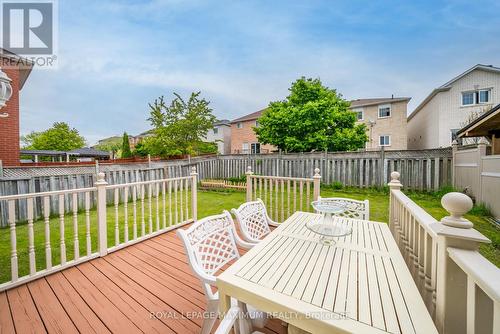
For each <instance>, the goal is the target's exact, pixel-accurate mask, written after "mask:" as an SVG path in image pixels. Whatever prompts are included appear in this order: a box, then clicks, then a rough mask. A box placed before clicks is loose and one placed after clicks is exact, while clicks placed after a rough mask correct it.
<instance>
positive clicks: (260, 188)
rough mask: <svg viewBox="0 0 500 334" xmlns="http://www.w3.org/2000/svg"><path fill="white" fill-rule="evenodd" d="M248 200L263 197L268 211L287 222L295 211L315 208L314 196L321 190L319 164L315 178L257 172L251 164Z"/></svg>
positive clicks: (276, 219)
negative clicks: (269, 174) (265, 174)
mask: <svg viewBox="0 0 500 334" xmlns="http://www.w3.org/2000/svg"><path fill="white" fill-rule="evenodd" d="M246 176H247V185H246V186H247V190H246V200H247V201H254V200H256V199H257V198H260V199H261V200H262V201H263V202H264V204H265V205H266V208H267V213H268V214H269V216H270V217H271V219H273V220H274V221H276V222H283V221H285V219H287V218H288V217H290V215H291V214H293V213H294V212H295V211H297V210H300V211H311V210H312V208H311V204H310V203H311V199H312V200H314V201H315V200H317V199H318V196H319V193H320V181H321V175H320V170H319V168H316V169H315V170H314V175H313V177H312V178H300V177H282V176H264V175H254V174H253V172H252V167H251V166H248V168H247V172H246Z"/></svg>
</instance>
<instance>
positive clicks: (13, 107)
mask: <svg viewBox="0 0 500 334" xmlns="http://www.w3.org/2000/svg"><path fill="white" fill-rule="evenodd" d="M0 60H1V61H2V67H1V69H0V71H2V72H3V73H4V74H5V75H6V76H7V77H8V78H9V79H10V80H11V81H10V85H11V90H10V92H11V96H10V98H9V100H8V101H7V103H6V105H5V106H4V107H2V108H1V109H0V160H1V161H2V164H3V166H18V165H19V164H20V159H19V153H20V152H19V151H20V145H19V138H20V137H19V118H20V107H19V91H20V90H21V89H22V88H23V86H24V84H25V82H26V80H27V79H28V76H29V75H30V73H31V69H32V66H33V64H32V63H31V61H28V60H26V59H25V58H21V57H19V56H17V55H15V54H13V53H10V52H9V51H7V50H4V49H0ZM0 74H1V73H0Z"/></svg>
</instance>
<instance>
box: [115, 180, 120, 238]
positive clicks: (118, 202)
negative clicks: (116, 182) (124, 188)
mask: <svg viewBox="0 0 500 334" xmlns="http://www.w3.org/2000/svg"><path fill="white" fill-rule="evenodd" d="M114 196H115V201H114V203H115V246H118V245H119V244H120V229H119V217H118V204H120V192H119V189H118V188H115V191H114Z"/></svg>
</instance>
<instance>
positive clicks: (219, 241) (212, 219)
mask: <svg viewBox="0 0 500 334" xmlns="http://www.w3.org/2000/svg"><path fill="white" fill-rule="evenodd" d="M235 233H236V230H235V226H234V222H233V219H232V218H231V214H230V213H229V212H228V211H224V213H223V214H220V215H214V216H209V217H206V218H203V219H200V220H199V221H197V222H195V223H194V224H193V225H192V226H190V227H189V228H188V229H186V230H182V229H178V230H177V234H178V235H179V237H180V238H181V240H182V241H183V242H184V246H185V248H186V252H187V255H188V259H189V264H190V266H191V268H192V269H193V271H194V272H195V274H196V275H197V276H198V277H199V278H200V279H201V280H202V281H203V282H204V283H205V285H206V286H205V291H206V292H207V296H208V297H209V298H211V297H212V296H213V294H212V290H211V288H210V287H209V285H213V284H215V276H214V274H215V273H216V272H217V271H218V270H219V269H221V268H222V267H223V266H224V265H226V264H227V263H229V262H230V261H232V260H234V259H237V258H239V257H240V254H239V252H238V248H237V244H236V239H235Z"/></svg>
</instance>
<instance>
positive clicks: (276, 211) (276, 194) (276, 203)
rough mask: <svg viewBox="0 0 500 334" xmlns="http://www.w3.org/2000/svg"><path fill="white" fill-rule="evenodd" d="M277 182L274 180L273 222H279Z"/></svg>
mask: <svg viewBox="0 0 500 334" xmlns="http://www.w3.org/2000/svg"><path fill="white" fill-rule="evenodd" d="M279 187H280V186H279V181H278V179H276V183H275V184H274V196H275V198H274V200H275V205H274V217H275V219H274V220H275V221H279V218H280V215H279Z"/></svg>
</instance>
